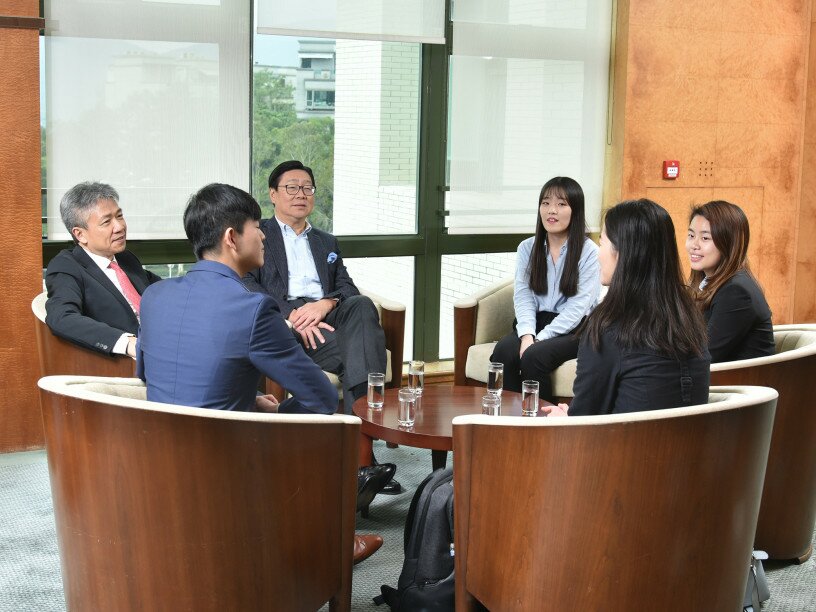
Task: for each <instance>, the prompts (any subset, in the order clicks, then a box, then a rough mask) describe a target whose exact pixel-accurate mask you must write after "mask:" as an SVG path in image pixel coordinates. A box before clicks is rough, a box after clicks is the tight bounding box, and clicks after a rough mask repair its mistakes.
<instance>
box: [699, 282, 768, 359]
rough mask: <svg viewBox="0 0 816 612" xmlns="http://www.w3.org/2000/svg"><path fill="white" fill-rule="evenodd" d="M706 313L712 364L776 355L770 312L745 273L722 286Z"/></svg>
mask: <svg viewBox="0 0 816 612" xmlns="http://www.w3.org/2000/svg"><path fill="white" fill-rule="evenodd" d="M703 314H704V315H705V319H706V323H707V324H708V350H709V351H710V352H711V361H712V362H714V363H718V362H721V361H737V360H739V359H751V358H753V357H768V356H770V355H773V354H774V353H775V352H776V345H775V344H774V336H773V323H772V322H771V309H770V307H769V306H768V302H767V301H766V300H765V296H764V295H763V294H762V289H760V288H759V285H757V283H756V281H755V280H754V279H753V278H752V277H751V276H750V275H749V274H748V273H747V272H745V270H740V271H739V272H737V273H736V274H735V275H734V276H732V277H731V278H730V279H728V280H727V281H726V282H725V283H723V285H722V287H720V288H719V289H718V290H717V293H715V294H714V298H713V299H712V300H711V304H710V305H709V307H708V308H707V309H706V310H705V311H704V312H703Z"/></svg>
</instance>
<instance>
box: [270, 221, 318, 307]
mask: <svg viewBox="0 0 816 612" xmlns="http://www.w3.org/2000/svg"><path fill="white" fill-rule="evenodd" d="M275 221H277V222H278V225H280V228H281V234H283V246H284V248H285V249H286V265H287V267H288V268H289V295H287V296H286V297H287V299H289V300H294V299H296V298H311V299H314V300H319V299H321V298H322V297H323V285H321V284H320V277H319V276H318V275H317V268H316V267H315V262H314V257H313V256H312V249H311V248H310V247H309V231H310V230H311V229H312V226H311V224H310V223H309V222H308V221H307V222H306V229H305V230H303V231H302V232H301V233H300V234H296V233H295V230H293V229H292V228H291V227H289V226H288V225H286V224H285V223H281V221H280V220H279V219H278V218H277V217H276V218H275Z"/></svg>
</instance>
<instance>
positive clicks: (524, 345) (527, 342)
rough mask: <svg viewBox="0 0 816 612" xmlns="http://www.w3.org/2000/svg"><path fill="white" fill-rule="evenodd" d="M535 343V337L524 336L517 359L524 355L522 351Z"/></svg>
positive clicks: (530, 335)
mask: <svg viewBox="0 0 816 612" xmlns="http://www.w3.org/2000/svg"><path fill="white" fill-rule="evenodd" d="M534 342H535V337H533V335H532V334H524V335H523V336H522V337H521V347H519V357H521V356H522V355H524V351H526V350H527V349H528V348H530V347H531V346H532V345H533V343H534Z"/></svg>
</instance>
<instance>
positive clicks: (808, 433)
mask: <svg viewBox="0 0 816 612" xmlns="http://www.w3.org/2000/svg"><path fill="white" fill-rule="evenodd" d="M777 335H782V334H779V332H776V333H775V334H774V336H775V337H776V336H777ZM812 336H816V334H814V333H812V332H811V333H801V334H799V335H798V337H797V338H796V344H797V345H798V346H796V347H790V348H789V349H787V350H784V351H783V352H784V353H787V352H788V350H793V348H797V349H803V348H804V347H806V346H812V344H814V343H816V337H814V338H813V339H812V341H811V342H809V343H808V344H805V341H806V340H808V339H809V338H810V337H812ZM793 339H794V336H793V335H792V334H791V332H786V333H784V337H783V339H782V343H781V344H785V343H787V342H788V340H790V341H791V342H793ZM777 344H778V345H779V344H780V342H779V341H777ZM803 352H805V353H810V354H805V355H804V356H802V357H800V358H797V359H788V360H785V361H773V358H770V359H768V358H766V359H763V362H764V363H762V364H760V365H754V366H748V367H742V368H733V367H731V366H730V365H729V366H728V368H729V369H724V370H718V369H717V366H718V365H726V364H715V365H714V366H712V371H711V384H712V385H760V386H764V387H771V388H773V389H776V390H777V391H778V392H779V400H778V404H777V409H776V419H775V421H774V426H773V435H772V438H771V449H770V453H769V455H768V468H767V471H766V474H765V488H764V490H763V493H762V504H761V506H760V512H759V521H758V523H757V532H756V547H757V549H759V550H764V551H766V552H767V553H768V554H769V555H770V557H771V558H772V559H800V560H804V559H806V558H807V557H808V556H809V554H810V552H811V545H812V537H813V528H814V524H816V400H814V394H813V381H814V380H816V354H814V352H813V351H803ZM755 361H756V360H748V361H746V363H751V362H755ZM732 363H733V364H737V363H739V362H732Z"/></svg>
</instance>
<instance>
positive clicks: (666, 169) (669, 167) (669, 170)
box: [663, 159, 680, 180]
mask: <svg viewBox="0 0 816 612" xmlns="http://www.w3.org/2000/svg"><path fill="white" fill-rule="evenodd" d="M678 174H680V162H679V161H677V160H674V159H671V160H668V161H664V162H663V178H664V179H669V180H673V179H676V178H677V175H678Z"/></svg>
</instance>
